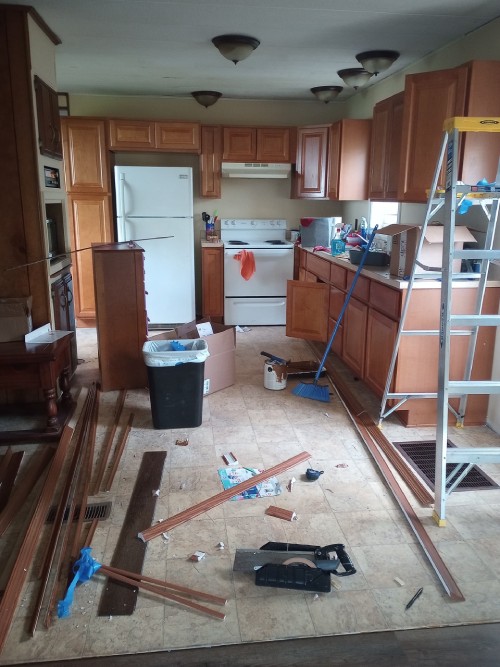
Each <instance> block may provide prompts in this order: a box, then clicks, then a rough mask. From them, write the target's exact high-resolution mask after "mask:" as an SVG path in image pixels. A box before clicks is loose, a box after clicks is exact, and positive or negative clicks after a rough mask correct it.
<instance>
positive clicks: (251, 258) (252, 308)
mask: <svg viewBox="0 0 500 667" xmlns="http://www.w3.org/2000/svg"><path fill="white" fill-rule="evenodd" d="M286 229H287V222H286V220H271V219H265V220H257V219H252V220H250V219H231V218H225V219H222V220H221V240H222V242H223V244H224V322H225V323H226V324H240V325H247V324H252V325H271V324H285V322H286V290H287V281H288V280H292V278H293V248H294V244H293V243H292V242H291V241H287V239H286Z"/></svg>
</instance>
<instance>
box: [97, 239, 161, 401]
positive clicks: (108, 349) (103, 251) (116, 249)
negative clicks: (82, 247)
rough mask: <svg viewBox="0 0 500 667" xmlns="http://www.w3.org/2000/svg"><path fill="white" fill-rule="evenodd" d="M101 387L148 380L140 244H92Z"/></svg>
mask: <svg viewBox="0 0 500 667" xmlns="http://www.w3.org/2000/svg"><path fill="white" fill-rule="evenodd" d="M92 257H93V263H94V272H95V273H94V277H95V304H96V327H97V343H98V349H99V369H100V371H101V389H102V391H112V390H116V389H137V388H140V387H146V386H147V368H146V364H145V363H144V355H143V352H142V347H143V345H144V343H145V341H146V339H147V335H148V328H147V316H146V296H145V290H144V250H143V249H142V248H141V247H140V246H138V245H137V244H135V243H134V244H133V246H132V247H130V246H129V245H125V244H117V243H112V244H109V245H103V246H99V247H94V248H93V249H92Z"/></svg>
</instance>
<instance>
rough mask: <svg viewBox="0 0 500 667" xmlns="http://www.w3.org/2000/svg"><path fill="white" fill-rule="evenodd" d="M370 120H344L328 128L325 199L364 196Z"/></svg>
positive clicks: (349, 198)
mask: <svg viewBox="0 0 500 667" xmlns="http://www.w3.org/2000/svg"><path fill="white" fill-rule="evenodd" d="M371 126H372V121H371V119H367V120H357V119H345V120H341V121H338V122H337V123H334V124H333V125H332V126H331V128H330V138H329V148H328V198H329V199H336V200H342V201H345V200H350V201H354V200H358V201H361V200H365V199H368V167H369V161H370V138H371Z"/></svg>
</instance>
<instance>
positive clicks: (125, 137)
mask: <svg viewBox="0 0 500 667" xmlns="http://www.w3.org/2000/svg"><path fill="white" fill-rule="evenodd" d="M109 147H110V148H112V149H113V148H116V149H118V150H128V151H130V150H132V151H133V150H142V149H145V148H147V149H151V148H154V147H155V125H154V123H153V122H152V121H148V120H110V121H109Z"/></svg>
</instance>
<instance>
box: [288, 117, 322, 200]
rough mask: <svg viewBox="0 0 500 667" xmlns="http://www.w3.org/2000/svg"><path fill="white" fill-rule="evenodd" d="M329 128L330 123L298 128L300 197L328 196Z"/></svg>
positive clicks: (297, 190) (297, 186) (298, 182)
mask: <svg viewBox="0 0 500 667" xmlns="http://www.w3.org/2000/svg"><path fill="white" fill-rule="evenodd" d="M328 128H329V126H328V125H319V126H317V127H299V128H298V130H297V165H296V166H297V173H296V175H295V177H296V183H295V192H296V196H297V197H298V198H299V199H321V198H322V199H324V198H325V197H326V159H327V149H328Z"/></svg>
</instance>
